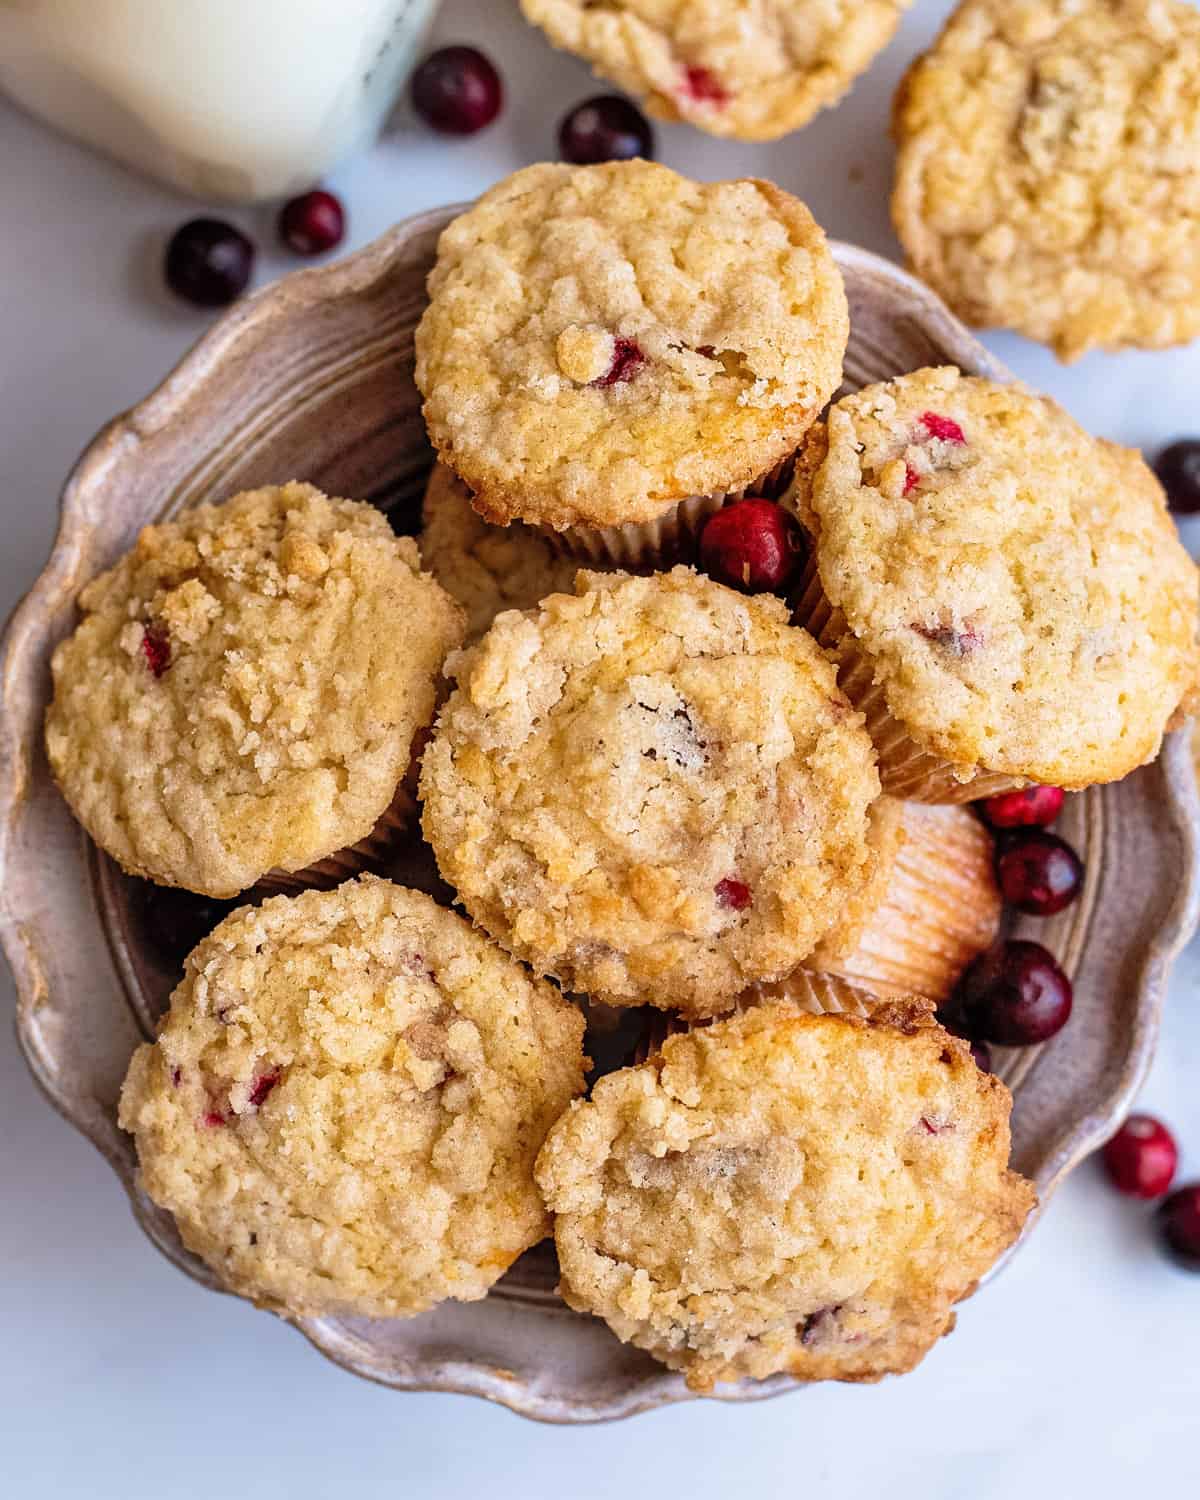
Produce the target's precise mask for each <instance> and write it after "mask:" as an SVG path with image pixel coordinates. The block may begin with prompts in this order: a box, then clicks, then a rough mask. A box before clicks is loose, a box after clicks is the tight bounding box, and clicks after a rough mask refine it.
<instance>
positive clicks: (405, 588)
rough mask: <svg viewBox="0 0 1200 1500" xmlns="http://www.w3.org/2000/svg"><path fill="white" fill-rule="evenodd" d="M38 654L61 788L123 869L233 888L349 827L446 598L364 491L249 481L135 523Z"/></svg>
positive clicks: (357, 835) (424, 680)
mask: <svg viewBox="0 0 1200 1500" xmlns="http://www.w3.org/2000/svg"><path fill="white" fill-rule="evenodd" d="M79 604H80V609H81V611H82V613H83V619H82V621H81V623H80V624H79V626H78V628H77V629H76V630H75V633H74V634H73V635H71V636H70V637H69V638H68V639H67V640H65V641H64V642H62V644H61V645H60V646H59V647H58V648H57V650H56V651H55V653H54V657H53V661H52V663H51V665H52V670H53V674H54V701H53V702H52V704H51V705H50V709H49V712H48V714H47V717H46V747H47V751H48V753H49V757H50V764H51V767H52V768H53V771H54V774H55V777H56V779H57V780H58V783H59V786H60V787H61V788H62V791H63V795H64V796H65V797H66V799H67V801H68V803H69V804H70V806H71V809H72V811H73V812H74V813H75V816H76V817H77V818H78V819H79V820H80V822H81V823H82V824H83V825H84V827H85V828H86V829H87V831H88V832H89V833H90V834H91V836H92V837H93V838H94V839H95V841H96V842H97V843H98V844H99V845H100V847H101V848H102V849H104V850H105V851H106V852H107V853H108V854H110V855H111V856H112V857H113V858H114V859H115V860H117V861H118V862H119V863H120V865H121V866H122V867H123V868H124V869H125V870H127V871H129V872H130V873H131V874H135V875H141V876H143V877H145V878H147V879H150V880H155V881H158V882H159V883H160V884H163V885H178V886H184V887H186V888H187V889H189V890H194V891H199V892H202V893H204V894H207V895H211V896H221V897H225V896H233V895H237V894H238V893H239V892H240V891H243V890H246V889H247V888H248V887H250V886H252V885H254V884H255V882H256V881H257V880H259V879H260V878H261V877H262V876H264V875H266V874H267V873H268V872H270V871H274V870H283V871H289V872H295V871H302V870H304V869H305V867H307V866H310V865H312V864H313V863H314V862H316V861H319V860H322V859H323V858H325V857H326V856H328V855H330V854H333V853H334V852H335V851H337V850H340V849H342V848H343V847H344V846H346V845H351V844H354V843H355V842H356V841H358V840H361V839H365V838H366V837H367V836H368V835H369V834H370V833H371V831H372V829H373V828H374V827H375V825H376V823H377V821H378V820H379V819H380V818H381V817H382V816H383V815H384V814H385V813H386V812H387V810H388V808H389V805H390V804H391V802H392V799H393V796H394V794H395V793H396V790H397V787H398V786H399V784H400V782H401V781H402V780H403V778H404V776H405V774H406V772H407V771H408V769H409V764H410V759H411V752H412V745H413V739H414V736H415V735H416V734H417V732H418V731H419V730H421V729H423V728H424V727H425V726H426V725H428V724H429V722H430V721H431V720H432V718H433V712H434V706H435V684H436V680H437V675H438V672H439V670H440V668H441V665H442V661H443V659H444V658H445V656H446V653H447V652H448V651H450V650H451V649H453V648H454V647H456V646H458V645H459V644H460V643H461V641H462V633H463V621H462V615H461V611H460V610H459V609H458V606H457V605H456V604H454V602H453V601H452V600H451V599H450V598H449V597H448V595H447V594H445V593H444V592H443V590H442V589H441V588H440V587H439V586H438V584H436V583H435V582H434V581H433V579H432V578H430V577H429V576H428V574H424V573H422V572H421V571H420V559H419V556H418V553H417V547H416V544H415V542H413V541H411V540H410V539H401V538H397V537H395V536H393V534H392V531H391V528H390V527H389V525H388V523H387V521H386V519H385V518H384V517H383V516H382V515H380V513H379V512H378V511H377V510H375V509H374V508H373V507H372V506H369V505H365V504H362V503H360V502H358V501H354V500H331V499H328V498H327V497H326V496H324V495H323V494H321V492H320V491H319V490H316V489H314V488H313V487H312V486H311V485H305V484H286V485H281V486H278V487H272V488H268V489H261V490H252V491H249V492H247V493H245V494H242V495H238V496H236V497H235V498H234V499H232V500H229V501H228V502H226V503H225V504H224V505H219V506H215V507H214V506H200V507H198V508H196V509H195V510H189V511H187V512H185V513H184V514H183V515H181V516H180V517H179V518H178V519H177V520H174V521H169V522H166V523H164V524H162V525H159V526H147V527H145V528H144V529H143V531H142V532H141V534H140V536H139V537H138V540H137V545H136V546H135V547H134V548H133V550H132V551H131V552H129V553H128V554H127V555H126V556H125V557H124V558H122V559H121V561H120V562H118V563H117V564H116V566H115V567H113V568H111V569H110V570H109V571H108V572H106V573H103V574H101V575H100V576H99V577H98V578H95V579H93V580H92V582H91V583H89V584H88V585H87V587H86V588H85V589H84V590H83V592H82V593H81V594H80V597H79Z"/></svg>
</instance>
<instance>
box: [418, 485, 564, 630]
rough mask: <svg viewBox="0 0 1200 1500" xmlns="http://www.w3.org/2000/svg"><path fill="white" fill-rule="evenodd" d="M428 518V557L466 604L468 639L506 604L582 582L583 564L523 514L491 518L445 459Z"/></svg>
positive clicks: (424, 538) (519, 604) (424, 540)
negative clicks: (509, 519) (507, 519)
mask: <svg viewBox="0 0 1200 1500" xmlns="http://www.w3.org/2000/svg"><path fill="white" fill-rule="evenodd" d="M421 520H422V527H421V536H420V547H421V561H422V562H423V563H424V565H425V566H426V567H427V568H428V569H429V571H430V572H431V573H432V574H433V576H434V577H435V578H436V579H437V581H438V582H439V583H440V584H441V586H442V587H443V588H444V589H445V590H446V592H447V593H448V594H449V595H450V597H451V598H452V599H454V600H456V601H457V602H458V603H459V604H460V605H461V606H462V607H463V609H465V610H466V612H467V641H468V643H470V642H472V641H476V640H478V639H479V637H480V636H481V635H482V634H483V633H484V631H485V630H487V628H488V626H489V625H491V623H492V621H493V620H494V619H495V618H496V616H497V615H498V614H500V613H501V611H502V610H506V609H529V608H531V607H532V606H533V605H535V604H536V603H537V602H538V600H539V599H544V598H545V597H546V595H547V594H563V593H570V592H571V591H572V590H573V589H574V587H575V574H576V572H577V571H578V568H579V564H578V563H576V562H573V561H571V560H570V559H569V558H565V557H560V556H558V554H557V553H555V552H554V550H553V549H552V547H551V545H550V543H549V542H548V541H547V540H546V538H545V537H543V536H540V535H539V534H538V533H537V532H536V531H531V530H530V528H529V527H528V526H523V525H522V524H521V522H520V521H514V522H513V524H512V525H511V526H493V525H491V524H490V523H489V522H487V521H485V520H484V519H483V517H482V516H481V515H479V514H478V512H477V511H475V510H474V509H472V506H471V492H470V490H469V489H468V488H467V487H466V485H465V484H463V482H462V480H461V479H459V478H458V477H457V476H456V475H455V474H454V473H453V472H452V471H451V470H450V469H448V468H447V467H446V465H445V464H443V463H437V464H434V466H433V472H432V473H431V474H430V476H429V484H428V486H427V487H426V490H425V503H424V506H423V508H422V512H421Z"/></svg>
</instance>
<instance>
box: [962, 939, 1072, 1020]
mask: <svg viewBox="0 0 1200 1500" xmlns="http://www.w3.org/2000/svg"><path fill="white" fill-rule="evenodd" d="M957 1003H958V1005H959V1006H960V1008H961V1014H962V1017H963V1021H964V1024H965V1026H966V1030H967V1034H968V1035H969V1036H970V1037H971V1038H972V1040H975V1041H981V1042H993V1043H996V1044H998V1045H999V1046H1001V1047H1030V1046H1032V1045H1033V1044H1034V1043H1035V1042H1045V1041H1048V1040H1049V1039H1050V1037H1052V1036H1054V1035H1055V1033H1056V1032H1058V1031H1061V1030H1062V1028H1063V1027H1064V1026H1065V1025H1066V1024H1067V1020H1068V1018H1069V1017H1070V1014H1071V1003H1072V992H1071V981H1070V980H1069V979H1068V978H1067V976H1066V975H1065V974H1064V973H1063V971H1062V970H1061V969H1060V968H1059V966H1058V964H1057V963H1056V962H1055V961H1054V957H1053V955H1052V954H1050V953H1048V952H1047V951H1046V949H1045V948H1043V947H1042V945H1041V944H1040V943H1030V942H1026V941H1024V940H1023V939H1020V938H1010V939H1009V940H1008V941H1007V942H1001V943H997V944H995V946H994V947H992V948H989V949H988V950H987V952H986V953H981V954H980V955H979V957H978V958H977V959H975V960H974V962H972V963H971V964H970V965H969V966H968V968H967V971H966V973H965V974H964V975H963V977H962V979H961V980H960V982H959V987H958V995H957Z"/></svg>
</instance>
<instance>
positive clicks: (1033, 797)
mask: <svg viewBox="0 0 1200 1500" xmlns="http://www.w3.org/2000/svg"><path fill="white" fill-rule="evenodd" d="M1064 797H1065V793H1064V792H1063V789H1062V787H1060V786H1027V787H1024V788H1022V790H1021V791H1019V792H1001V793H999V795H998V796H995V797H985V798H984V800H983V801H982V802H979V803H976V806H977V807H978V808H979V811H980V814H981V815H982V817H983V821H984V822H985V823H990V824H991V826H992V827H993V828H1047V827H1049V825H1050V824H1051V823H1053V822H1054V820H1055V818H1057V817H1058V815H1059V813H1060V812H1061V811H1062V805H1063V800H1064Z"/></svg>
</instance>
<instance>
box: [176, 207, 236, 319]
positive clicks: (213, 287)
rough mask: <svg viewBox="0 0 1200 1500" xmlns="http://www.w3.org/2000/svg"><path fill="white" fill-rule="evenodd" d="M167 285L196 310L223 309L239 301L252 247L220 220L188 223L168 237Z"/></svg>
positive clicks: (191, 221)
mask: <svg viewBox="0 0 1200 1500" xmlns="http://www.w3.org/2000/svg"><path fill="white" fill-rule="evenodd" d="M164 269H165V275H166V279H167V285H168V286H169V287H170V288H171V290H172V291H173V292H174V293H175V295H176V296H177V297H182V298H183V300H184V301H185V302H192V303H194V304H195V305H196V306H197V307H227V306H228V305H229V303H231V302H233V301H234V300H235V299H236V298H238V297H240V296H241V295H242V293H243V292H244V291H245V290H246V287H247V286H248V285H249V283H250V275H251V272H252V271H253V270H254V246H253V244H252V243H251V242H250V240H248V239H247V238H246V236H245V235H244V234H243V233H242V232H241V230H240V229H235V228H234V227H233V225H232V224H226V223H225V222H224V220H222V219H189V220H188V222H187V223H186V224H183V225H181V226H180V227H179V228H178V229H177V230H176V231H175V233H174V234H173V235H172V236H171V239H170V243H169V244H168V245H167V258H166V264H165V268H164Z"/></svg>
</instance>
